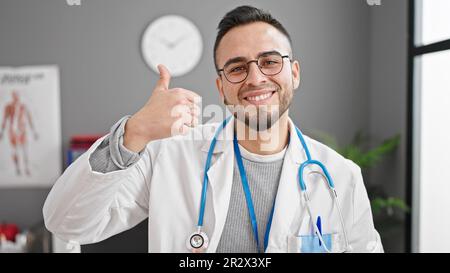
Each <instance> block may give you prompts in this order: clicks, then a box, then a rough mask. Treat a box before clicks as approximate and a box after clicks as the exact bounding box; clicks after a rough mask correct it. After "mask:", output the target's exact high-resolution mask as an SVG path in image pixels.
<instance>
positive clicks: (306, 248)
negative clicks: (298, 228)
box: [288, 233, 345, 253]
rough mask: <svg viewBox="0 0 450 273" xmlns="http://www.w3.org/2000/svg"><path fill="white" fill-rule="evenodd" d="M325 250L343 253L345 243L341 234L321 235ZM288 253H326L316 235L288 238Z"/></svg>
mask: <svg viewBox="0 0 450 273" xmlns="http://www.w3.org/2000/svg"><path fill="white" fill-rule="evenodd" d="M322 238H323V241H324V243H325V245H326V248H327V249H328V250H329V251H331V252H344V250H345V243H344V238H343V235H342V234H341V233H331V234H322ZM288 252H291V253H326V252H327V251H326V249H325V248H324V246H323V244H322V243H321V242H320V240H319V237H318V236H317V235H294V236H289V238H288Z"/></svg>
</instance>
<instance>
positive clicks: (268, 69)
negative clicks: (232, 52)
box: [217, 51, 292, 83]
mask: <svg viewBox="0 0 450 273" xmlns="http://www.w3.org/2000/svg"><path fill="white" fill-rule="evenodd" d="M284 58H289V55H284V56H282V55H281V54H280V53H279V52H276V51H273V52H268V53H263V54H262V55H260V56H259V57H258V59H256V60H251V61H248V62H247V61H246V60H244V59H242V58H236V59H235V60H233V59H232V60H231V61H228V62H227V63H226V64H225V66H224V67H223V68H222V69H218V70H217V73H220V72H222V73H223V75H224V76H225V78H226V79H227V80H228V81H229V82H230V83H241V82H243V81H245V80H246V79H247V76H248V71H249V69H250V64H251V63H256V65H257V66H258V68H259V70H260V71H261V73H263V74H264V75H266V76H275V75H277V74H278V73H280V72H281V70H283V59H284ZM289 61H290V62H292V60H291V59H289Z"/></svg>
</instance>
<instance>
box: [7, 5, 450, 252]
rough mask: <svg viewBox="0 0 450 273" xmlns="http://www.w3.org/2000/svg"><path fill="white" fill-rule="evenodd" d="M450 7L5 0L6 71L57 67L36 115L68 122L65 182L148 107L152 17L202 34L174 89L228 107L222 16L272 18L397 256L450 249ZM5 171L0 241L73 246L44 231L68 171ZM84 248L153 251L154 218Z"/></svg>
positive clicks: (307, 108)
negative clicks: (249, 10)
mask: <svg viewBox="0 0 450 273" xmlns="http://www.w3.org/2000/svg"><path fill="white" fill-rule="evenodd" d="M449 2H450V1H446V0H422V1H408V0H280V1H270V0H258V1H234V0H233V1H216V0H210V1H204V0H185V1H175V0H164V1H163V0H161V1H159V0H130V1H119V0H79V1H77V0H38V1H31V0H0V67H1V68H7V70H6V71H10V70H8V69H13V68H21V67H33V66H51V67H53V68H55V67H57V72H58V73H57V79H56V80H55V81H56V82H57V83H58V85H57V93H58V94H57V95H54V96H53V98H47V97H46V96H45V95H42V96H40V98H39V99H40V100H42V101H43V103H44V105H45V101H46V100H47V99H48V100H52V101H57V104H56V105H57V106H56V107H57V109H56V112H55V113H57V114H56V115H57V117H52V116H46V115H44V114H41V115H37V117H36V118H37V122H36V123H37V125H36V126H35V127H36V130H37V131H38V132H39V121H42V122H43V121H44V120H46V121H48V120H53V122H54V123H56V124H58V126H59V127H57V129H58V130H57V132H58V142H57V148H58V150H57V151H58V152H57V153H58V156H57V157H56V158H58V160H56V162H57V163H51V164H50V163H49V164H47V165H46V166H47V168H50V169H51V170H53V171H54V173H56V174H57V175H60V174H61V172H62V171H63V170H64V169H65V168H66V167H67V165H68V164H69V163H70V162H71V161H72V160H74V159H75V158H76V156H77V154H76V149H83V147H85V146H86V145H88V143H90V142H89V141H92V140H93V139H95V137H96V136H98V135H103V134H106V133H107V132H108V131H109V129H110V127H111V126H112V125H113V124H114V123H115V122H116V121H117V120H119V119H120V118H121V117H122V116H124V115H128V114H133V113H135V112H136V111H137V110H138V109H139V108H140V107H142V105H143V104H144V103H145V102H146V101H147V99H148V97H149V96H150V94H151V91H152V89H153V86H154V84H155V83H156V81H157V79H158V74H157V73H155V72H154V71H153V70H152V69H151V68H149V65H148V64H147V62H146V60H145V58H144V56H145V54H146V53H145V52H143V49H142V47H141V42H142V36H143V34H144V33H145V31H146V29H147V27H148V26H149V25H150V24H151V23H152V22H154V21H155V20H156V19H158V18H160V17H161V16H165V15H172V14H174V15H179V16H182V17H184V18H186V19H188V20H190V21H191V22H192V23H193V24H194V25H195V26H196V27H197V28H198V31H199V32H200V36H201V40H202V45H203V46H202V49H203V50H202V51H201V52H200V56H199V60H198V63H196V64H195V65H194V66H193V67H192V69H189V71H187V72H186V73H185V74H184V75H182V76H179V77H174V78H173V79H172V81H171V86H173V87H175V86H181V87H184V88H186V89H190V90H193V91H195V92H197V93H198V94H200V95H201V96H202V97H203V106H204V107H205V106H206V105H209V104H220V99H219V95H218V92H217V90H216V87H215V77H216V74H215V71H214V69H213V68H214V63H213V44H214V40H215V37H216V27H217V24H218V22H219V21H220V19H221V18H222V17H223V16H224V14H225V13H226V12H228V11H229V10H231V9H233V8H235V7H237V6H239V5H242V4H249V5H253V6H255V7H258V8H262V9H265V10H268V11H270V12H271V13H272V14H273V15H274V17H275V18H277V19H278V20H280V21H281V23H282V24H283V25H284V26H285V27H286V29H287V30H288V32H289V33H290V35H291V37H292V40H293V53H294V58H296V59H298V60H300V63H301V68H302V82H301V87H300V89H299V90H298V91H297V93H296V94H295V96H294V101H293V104H292V106H291V112H290V114H291V117H292V119H293V120H294V121H295V122H296V123H297V124H299V125H300V126H301V127H302V128H303V130H304V131H305V132H306V133H307V134H308V135H310V136H312V137H314V138H316V139H319V140H321V141H322V142H325V143H327V144H328V145H330V146H332V147H333V148H335V149H336V150H337V151H338V152H340V153H341V154H343V155H344V156H346V157H347V158H350V159H352V160H354V161H355V162H356V163H357V164H358V165H360V166H361V168H362V169H363V176H364V180H365V184H366V187H367V190H368V193H369V197H370V199H371V202H372V210H373V213H374V219H375V225H376V228H377V229H378V231H379V232H380V234H381V238H382V240H383V244H384V248H385V251H386V252H449V251H450V248H449V245H450V244H449V243H450V235H448V234H442V233H441V232H440V231H441V230H449V229H450V217H449V215H450V214H449V212H450V211H449V208H450V201H448V200H449V198H446V197H447V195H448V193H449V190H450V186H449V185H450V183H445V182H450V181H449V178H450V177H449V175H446V174H445V170H446V169H445V167H447V166H448V164H449V163H450V158H449V156H448V155H449V154H450V149H449V145H448V143H447V142H448V141H446V140H448V137H447V135H448V134H446V133H450V127H449V125H448V120H449V116H450V110H448V109H450V107H449V106H450V92H449V91H450V82H449V77H448V75H449V74H448V71H450V51H448V49H450V46H449V39H450V19H448V18H450V17H448V14H449V12H450V5H449ZM0 84H1V83H0ZM30 92H31V91H30ZM0 98H2V99H1V100H0V108H1V109H0V121H1V120H3V119H4V116H5V115H6V114H5V113H6V112H4V109H6V105H7V104H8V101H10V98H11V94H10V90H9V89H6V88H3V89H2V88H1V85H0ZM54 98H56V100H55V99H54ZM28 103H29V104H30V107H29V108H30V109H31V110H30V111H31V112H32V111H33V109H37V106H36V107H34V108H33V106H32V105H33V103H36V102H35V101H34V100H29V101H28ZM52 105H53V104H52ZM36 111H38V110H36ZM204 121H205V122H206V121H208V118H205V119H204ZM30 130H31V131H32V128H31V126H30ZM5 134H6V133H5ZM39 134H40V135H44V134H45V132H42V131H41V132H39ZM29 143H31V144H30V145H33V143H34V142H33V140H31V139H30V142H29ZM35 143H37V144H36V145H38V142H35ZM79 143H81V145H78V144H79ZM7 145H8V139H7V137H3V139H0V154H3V155H4V157H5V158H7V159H8V160H9V158H10V152H9V151H7V150H6V147H7ZM77 145H78V146H77ZM83 145H84V146H83ZM31 156H32V154H31V155H30V157H31ZM0 164H3V166H2V168H0V221H2V226H1V229H0V234H1V233H2V230H3V233H4V234H11V233H14V234H15V233H18V234H22V235H24V237H23V238H21V239H17V240H16V242H15V243H16V244H19V243H20V242H22V246H23V247H22V248H18V249H16V250H17V251H26V252H51V251H64V250H70V249H68V248H67V247H66V246H65V245H64V244H63V245H62V247H61V245H59V246H58V244H57V239H56V238H53V237H52V236H51V234H49V233H48V231H46V230H45V227H44V225H43V217H42V206H43V204H44V201H45V198H46V196H47V194H48V192H49V190H50V188H51V185H52V183H53V182H54V181H55V176H51V175H50V176H49V179H47V181H43V182H42V181H40V182H38V183H33V181H31V180H30V181H31V182H30V184H29V185H28V186H27V185H25V186H24V185H21V186H20V187H15V186H14V183H12V181H9V180H8V179H9V178H8V176H7V175H2V173H3V174H5V173H7V172H9V171H10V169H12V168H13V167H12V166H13V165H8V166H9V167H6V166H7V165H6V164H10V162H7V161H6V159H5V160H4V161H0ZM56 177H57V176H56ZM34 182H36V181H34ZM437 227H438V228H437ZM436 229H437V230H436ZM14 230H16V231H14ZM436 231H438V232H436ZM3 237H6V236H3ZM17 238H18V237H17ZM2 241H3V242H4V243H3V245H6V241H7V239H6V238H3V239H2ZM10 249H11V251H12V250H14V247H13V246H11V248H10ZM81 251H82V252H146V251H147V222H146V221H144V222H142V223H141V224H139V225H138V226H136V227H135V228H133V229H132V230H129V231H126V232H124V233H122V234H119V235H116V236H114V237H112V238H110V239H107V240H105V241H103V242H100V243H98V244H93V245H86V246H81ZM5 252H6V250H5Z"/></svg>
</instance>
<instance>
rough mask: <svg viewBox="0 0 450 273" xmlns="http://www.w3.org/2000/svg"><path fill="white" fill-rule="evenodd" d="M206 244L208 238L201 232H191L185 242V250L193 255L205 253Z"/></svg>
mask: <svg viewBox="0 0 450 273" xmlns="http://www.w3.org/2000/svg"><path fill="white" fill-rule="evenodd" d="M208 244H209V239H208V236H207V235H206V233H204V232H203V231H195V232H193V233H192V234H191V235H189V238H188V239H187V241H186V246H187V248H188V249H189V250H190V251H192V252H194V253H197V252H205V251H206V249H207V248H208Z"/></svg>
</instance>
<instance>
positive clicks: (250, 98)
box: [246, 93, 272, 101]
mask: <svg viewBox="0 0 450 273" xmlns="http://www.w3.org/2000/svg"><path fill="white" fill-rule="evenodd" d="M270 96H272V93H266V94H263V95H259V96H254V97H247V98H246V99H247V100H250V101H260V100H265V99H268V98H270Z"/></svg>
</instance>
